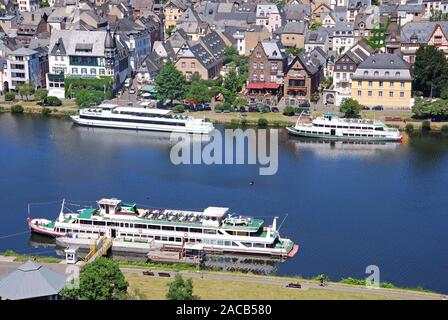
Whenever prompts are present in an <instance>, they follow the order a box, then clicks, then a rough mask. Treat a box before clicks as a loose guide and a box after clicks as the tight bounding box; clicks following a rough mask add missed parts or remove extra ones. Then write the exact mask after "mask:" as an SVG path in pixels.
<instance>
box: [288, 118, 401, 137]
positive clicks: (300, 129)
mask: <svg viewBox="0 0 448 320" xmlns="http://www.w3.org/2000/svg"><path fill="white" fill-rule="evenodd" d="M286 129H287V130H288V133H289V134H291V135H296V136H301V137H308V138H319V139H327V140H355V141H396V142H401V141H402V138H403V137H402V135H401V134H400V131H398V129H396V128H389V127H387V126H386V125H385V124H384V123H383V122H381V121H377V120H370V119H350V118H340V117H338V116H337V115H334V114H324V115H323V116H321V117H317V118H315V119H313V120H312V122H311V123H304V122H300V117H299V119H297V122H296V124H295V126H294V127H287V128H286Z"/></svg>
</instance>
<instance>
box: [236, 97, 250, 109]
mask: <svg viewBox="0 0 448 320" xmlns="http://www.w3.org/2000/svg"><path fill="white" fill-rule="evenodd" d="M234 103H235V105H236V106H238V107H245V106H247V100H246V99H244V98H236V99H235V101H234Z"/></svg>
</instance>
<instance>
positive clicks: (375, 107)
mask: <svg viewBox="0 0 448 320" xmlns="http://www.w3.org/2000/svg"><path fill="white" fill-rule="evenodd" d="M372 110H375V111H381V110H384V108H383V106H374V107H373V108H372Z"/></svg>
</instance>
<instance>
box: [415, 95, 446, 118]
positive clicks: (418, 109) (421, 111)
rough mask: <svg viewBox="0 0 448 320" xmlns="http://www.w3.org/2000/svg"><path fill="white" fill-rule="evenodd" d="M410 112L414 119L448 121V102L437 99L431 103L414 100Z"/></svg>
mask: <svg viewBox="0 0 448 320" xmlns="http://www.w3.org/2000/svg"><path fill="white" fill-rule="evenodd" d="M412 112H413V113H414V117H415V118H419V119H428V118H433V119H436V120H445V119H448V100H444V99H437V100H434V101H431V100H430V99H424V98H416V99H415V103H414V105H413V106H412Z"/></svg>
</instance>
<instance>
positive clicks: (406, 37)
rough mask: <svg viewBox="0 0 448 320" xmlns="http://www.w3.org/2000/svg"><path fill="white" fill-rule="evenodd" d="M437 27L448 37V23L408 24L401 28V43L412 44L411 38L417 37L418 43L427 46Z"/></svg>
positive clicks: (422, 22) (423, 22)
mask: <svg viewBox="0 0 448 320" xmlns="http://www.w3.org/2000/svg"><path fill="white" fill-rule="evenodd" d="M437 25H439V26H440V28H441V29H442V31H443V33H444V34H446V35H448V21H421V22H408V23H406V24H405V25H404V26H403V27H401V32H400V41H401V43H411V37H416V39H417V43H420V44H427V43H428V41H429V38H430V37H431V35H432V34H433V32H434V30H435V28H436V26H437Z"/></svg>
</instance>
